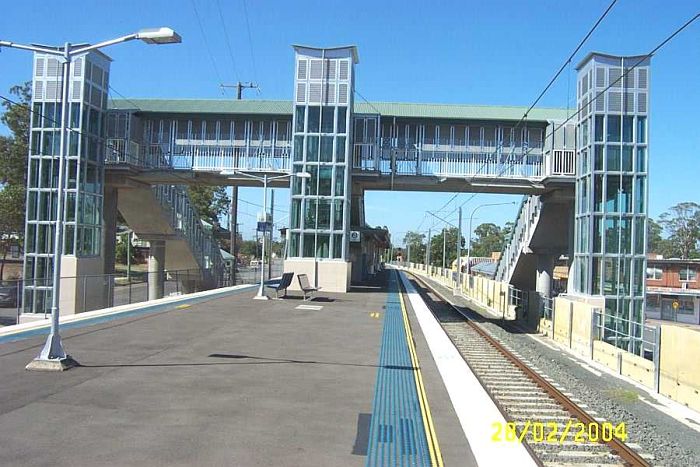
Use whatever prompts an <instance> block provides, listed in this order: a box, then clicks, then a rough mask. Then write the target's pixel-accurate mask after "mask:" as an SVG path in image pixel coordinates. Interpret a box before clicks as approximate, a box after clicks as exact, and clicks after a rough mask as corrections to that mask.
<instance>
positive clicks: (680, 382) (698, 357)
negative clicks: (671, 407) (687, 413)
mask: <svg viewBox="0 0 700 467" xmlns="http://www.w3.org/2000/svg"><path fill="white" fill-rule="evenodd" d="M660 361H661V375H660V377H659V392H660V393H661V394H663V395H665V396H668V397H670V398H671V399H674V400H676V401H678V402H680V403H681V404H685V405H687V406H688V407H690V408H692V409H694V410H697V411H700V332H698V331H697V330H695V329H690V328H685V327H681V326H675V325H671V324H668V325H667V324H662V325H661V359H660Z"/></svg>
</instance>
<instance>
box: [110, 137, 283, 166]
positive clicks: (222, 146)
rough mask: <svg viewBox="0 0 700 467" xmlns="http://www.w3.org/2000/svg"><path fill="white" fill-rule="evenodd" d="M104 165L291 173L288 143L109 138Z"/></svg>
mask: <svg viewBox="0 0 700 467" xmlns="http://www.w3.org/2000/svg"><path fill="white" fill-rule="evenodd" d="M105 152H106V154H105V163H106V164H108V165H128V166H130V167H134V168H137V169H143V170H153V169H157V170H186V171H189V170H192V171H207V172H221V171H222V170H233V169H240V170H266V171H273V172H289V171H290V170H291V145H290V144H289V142H276V143H271V142H269V141H262V140H261V141H230V142H216V143H214V142H211V143H209V142H206V141H203V142H191V141H185V140H182V141H178V140H176V141H175V143H174V144H173V145H169V144H161V143H152V144H138V143H136V142H134V141H131V140H127V139H123V138H110V139H108V140H107V144H106V151H105Z"/></svg>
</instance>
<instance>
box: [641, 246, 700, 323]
mask: <svg viewBox="0 0 700 467" xmlns="http://www.w3.org/2000/svg"><path fill="white" fill-rule="evenodd" d="M699 271H700V259H674V258H671V259H663V258H648V259H647V271H646V283H647V307H646V317H647V318H652V319H662V320H667V321H676V322H679V323H688V324H700V280H699V279H698V272H699Z"/></svg>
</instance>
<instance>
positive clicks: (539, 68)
mask: <svg viewBox="0 0 700 467" xmlns="http://www.w3.org/2000/svg"><path fill="white" fill-rule="evenodd" d="M193 3H194V4H195V5H196V8H197V11H198V13H199V17H200V18H201V22H202V26H203V29H204V34H205V37H206V40H205V39H204V37H203V34H202V30H201V29H200V26H199V23H198V21H197V18H196V16H195V13H194V8H193ZM608 3H609V1H608V0H604V1H600V0H585V1H584V0H576V1H574V0H570V1H565V2H562V1H554V0H544V1H534V0H533V1H489V2H481V1H479V2H476V1H443V2H426V1H422V2H411V1H405V0H404V1H382V2H377V1H364V0H355V1H352V2H334V1H329V0H326V1H321V0H318V1H293V2H289V1H288V2H283V1H256V0H247V1H246V3H245V4H244V2H243V1H242V0H219V1H218V5H220V9H221V15H222V16H223V20H224V23H225V25H226V29H227V31H228V35H229V38H230V43H229V45H230V49H231V50H232V52H233V53H232V54H230V53H229V47H227V45H226V37H225V33H224V28H223V26H222V21H221V18H220V15H219V9H218V8H217V1H216V0H167V1H166V0H150V1H143V0H140V1H137V0H122V1H120V2H118V3H117V2H100V1H92V2H90V1H85V0H83V1H72V0H65V1H46V0H44V1H39V0H25V1H23V2H9V1H6V2H3V5H2V14H1V15H0V39H5V40H12V41H16V42H34V43H44V44H62V43H63V42H65V41H67V40H70V41H73V42H95V41H98V40H103V39H107V38H111V37H116V36H119V35H122V34H126V33H130V32H133V31H136V30H138V29H141V28H143V27H155V26H171V27H173V28H174V29H175V30H177V31H178V32H179V33H180V35H182V37H183V42H182V44H179V45H174V46H167V47H148V46H145V45H144V44H142V43H138V42H132V43H127V44H121V45H117V46H113V47H110V48H109V49H106V50H105V51H106V53H108V54H109V55H110V56H111V57H112V58H113V59H114V63H113V65H112V77H111V85H112V87H113V88H114V89H116V91H118V92H119V93H120V94H122V95H125V96H128V97H192V98H194V97H199V98H229V99H232V98H233V97H234V96H233V94H232V93H231V92H229V93H228V94H227V95H222V94H221V91H220V89H219V87H218V85H219V83H220V82H221V81H222V80H223V81H225V82H235V81H237V80H238V79H241V80H242V81H256V82H258V83H259V84H260V87H261V92H260V94H259V95H256V94H255V93H254V92H249V93H248V94H247V97H249V98H253V97H256V98H264V99H290V98H291V95H292V76H293V75H292V65H293V54H292V49H291V47H290V44H293V43H303V44H310V45H318V46H332V45H343V44H356V45H357V46H358V48H359V53H360V64H359V65H358V66H357V82H356V90H357V91H358V92H359V93H361V94H362V95H363V96H364V97H366V98H367V99H369V100H378V101H408V102H445V103H468V104H486V105H488V104H493V105H500V104H504V105H529V104H530V103H531V102H532V100H533V99H534V98H535V97H536V96H537V95H538V94H539V92H540V91H541V89H542V88H543V87H544V85H545V84H546V83H547V82H548V80H549V79H550V78H551V76H552V75H553V74H554V72H555V71H556V70H557V69H558V68H559V66H560V65H561V63H562V62H563V60H564V59H565V58H566V57H567V56H568V55H569V54H570V52H571V51H572V50H573V48H574V47H575V46H576V44H577V43H578V41H579V40H580V39H581V38H582V37H583V35H584V34H585V33H586V32H587V30H588V29H589V28H590V27H591V25H592V24H593V23H594V22H595V20H596V19H597V18H598V16H599V15H600V14H601V13H602V12H603V11H604V9H605V8H606V7H607V5H608ZM697 9H698V3H697V1H686V0H679V1H673V2H661V1H658V0H657V1H650V0H634V1H633V0H620V1H618V3H617V5H615V7H614V8H613V10H612V11H611V13H610V14H609V15H608V17H607V18H606V19H605V20H604V21H603V23H602V24H601V25H600V27H599V28H598V29H597V30H596V32H595V33H594V35H593V36H592V37H591V38H590V39H589V42H588V43H587V44H586V45H585V46H584V47H583V49H582V51H581V52H580V54H579V56H577V57H576V58H575V59H574V63H573V64H572V66H571V71H570V73H569V72H567V73H564V74H563V75H562V76H561V77H560V79H559V80H558V81H557V83H556V85H555V86H554V87H553V88H552V89H551V90H550V91H549V92H548V93H547V95H546V96H545V97H544V98H543V99H542V101H541V103H540V105H541V106H548V107H567V102H568V105H570V106H571V107H574V102H573V88H574V86H573V84H572V83H574V82H575V75H574V70H573V69H574V65H575V64H576V62H577V61H578V60H579V59H581V58H582V57H583V56H584V55H585V54H586V53H587V52H589V51H591V50H598V51H602V52H607V53H612V54H643V53H646V52H648V51H649V50H651V49H652V48H653V47H654V46H655V45H656V44H657V43H659V42H660V41H661V40H662V39H663V38H664V37H665V36H666V35H667V34H669V33H670V32H671V31H673V30H674V29H675V28H676V27H677V26H679V25H680V24H682V23H683V22H685V21H686V20H687V19H689V18H690V17H691V16H693V15H694V14H695V13H696V12H697ZM246 11H247V15H246ZM30 17H31V18H35V20H34V22H32V23H28V21H27V19H28V18H30ZM248 25H249V26H250V34H249V33H248V31H249V29H248ZM207 44H208V45H207ZM207 49H209V50H210V51H211V55H212V56H213V61H214V63H215V65H213V64H212V58H211V57H210V56H209V54H208V53H207ZM231 55H232V56H233V60H232V59H231ZM567 71H568V70H567ZM30 76H31V56H30V54H29V53H27V52H21V51H13V50H8V49H4V50H2V53H0V93H2V94H3V95H7V90H8V89H9V87H10V86H12V85H13V84H16V83H20V82H23V81H25V80H28V79H30ZM698 76H700V22H696V23H695V24H693V25H692V26H691V27H690V28H688V29H687V30H686V31H685V32H683V33H682V34H681V35H679V36H678V37H677V38H676V39H675V40H674V41H672V42H671V43H670V44H668V45H667V46H666V47H665V48H664V49H662V50H661V51H659V53H658V54H657V55H656V56H655V57H654V58H653V59H652V75H651V112H652V113H651V118H650V144H651V151H650V165H651V169H650V170H651V175H650V214H651V216H652V217H657V216H658V215H659V214H660V213H661V212H663V211H664V210H666V209H667V208H668V207H670V206H672V205H673V204H676V203H678V202H681V201H696V202H698V201H700V196H699V195H698V190H697V185H695V183H697V181H698V180H699V179H700V164H698V162H697V161H696V159H695V158H696V157H697V156H698V148H699V147H700V131H698V126H697V119H696V118H692V117H691V116H692V115H693V114H695V113H696V112H697V109H699V108H700V92H699V91H698V85H699V84H698V80H697V77H698ZM116 97H118V96H116ZM5 132H6V129H3V128H0V133H5ZM241 197H242V199H244V200H246V201H248V202H250V203H259V202H260V199H261V197H262V193H261V191H260V190H258V189H252V188H246V189H242V190H241ZM451 197H452V194H449V193H441V194H426V193H397V194H393V195H391V196H388V194H387V193H384V192H374V193H372V192H371V193H368V194H367V195H366V212H367V221H368V223H370V224H371V225H387V226H389V227H390V229H391V230H392V231H393V233H394V235H395V237H394V238H395V239H398V238H402V237H403V234H404V232H405V231H407V230H411V229H415V228H417V227H418V226H419V225H421V221H422V219H423V217H424V212H425V210H428V209H437V208H439V207H440V206H442V205H443V204H444V203H445V202H446V201H447V200H448V199H449V198H451ZM276 198H277V200H278V201H277V204H278V206H279V209H280V210H279V211H277V212H276V217H277V219H279V220H281V221H282V222H284V221H285V220H284V216H286V215H287V212H286V211H287V210H288V206H287V204H288V192H287V191H286V190H278V192H277V194H276ZM469 198H471V195H470V194H462V195H460V196H459V197H458V198H457V199H456V203H459V204H461V203H463V202H464V201H466V200H467V199H469ZM517 199H519V198H518V197H513V196H511V197H508V196H494V195H488V196H487V195H478V196H475V197H473V199H471V200H470V201H469V202H468V203H467V204H465V206H464V208H465V212H466V213H467V214H465V217H466V216H468V213H469V212H470V211H471V209H473V207H475V206H477V205H479V204H482V203H489V202H507V201H511V200H517ZM454 205H455V203H453V204H452V205H451V206H454ZM407 207H409V208H407ZM257 209H258V208H257V207H256V206H254V205H252V204H247V203H241V205H240V211H241V216H240V219H241V222H243V224H244V225H243V233H244V235H245V236H246V237H249V236H251V235H252V229H253V225H254V224H253V222H254V221H255V218H254V216H255V213H256V210H257ZM516 209H517V208H516V207H515V206H506V207H499V208H494V209H485V210H481V211H480V212H479V214H478V222H494V223H497V224H500V225H502V224H504V223H505V222H507V221H512V220H513V219H514V217H515V213H516ZM475 223H476V221H475ZM431 225H432V221H426V222H422V225H421V228H422V229H427V228H428V227H430V226H431ZM441 227H442V226H441V225H439V224H437V223H436V224H435V228H436V229H440V228H441Z"/></svg>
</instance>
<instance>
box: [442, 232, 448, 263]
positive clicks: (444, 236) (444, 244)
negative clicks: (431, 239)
mask: <svg viewBox="0 0 700 467" xmlns="http://www.w3.org/2000/svg"><path fill="white" fill-rule="evenodd" d="M446 253H447V229H445V228H444V227H443V229H442V269H445V264H446V262H447V259H445V255H446Z"/></svg>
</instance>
